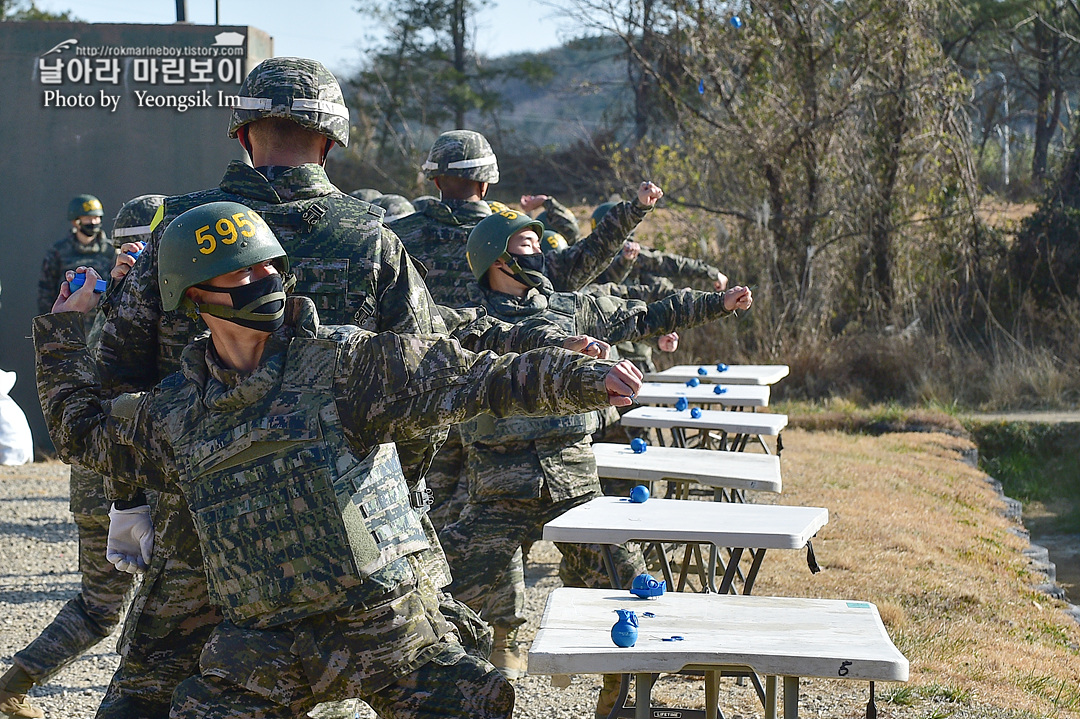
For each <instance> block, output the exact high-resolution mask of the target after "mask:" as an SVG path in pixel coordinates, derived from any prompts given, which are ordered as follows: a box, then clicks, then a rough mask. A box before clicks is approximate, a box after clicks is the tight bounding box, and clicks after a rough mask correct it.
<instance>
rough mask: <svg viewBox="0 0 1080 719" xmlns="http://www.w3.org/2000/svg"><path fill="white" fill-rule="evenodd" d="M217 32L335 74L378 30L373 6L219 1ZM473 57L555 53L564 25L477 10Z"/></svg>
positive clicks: (146, 17)
mask: <svg viewBox="0 0 1080 719" xmlns="http://www.w3.org/2000/svg"><path fill="white" fill-rule="evenodd" d="M218 2H219V7H220V13H221V24H222V25H251V26H254V27H257V28H259V29H260V30H264V31H266V32H267V33H269V34H270V35H272V36H273V38H274V54H275V55H277V56H299V57H309V58H312V59H315V60H318V61H320V62H322V63H323V64H324V65H326V66H327V67H328V68H330V69H331V70H332V71H334V72H336V73H348V72H350V71H351V70H353V69H355V67H356V64H357V63H358V61H359V59H360V57H361V53H362V52H363V48H364V47H365V44H366V46H367V47H371V45H372V44H373V43H374V42H375V41H377V39H378V31H379V28H378V23H377V21H373V19H372V18H371V17H370V16H367V17H365V16H364V15H362V14H361V13H360V12H358V11H357V8H358V7H361V6H363V7H374V6H376V4H377V3H374V2H372V0H218ZM214 4H215V3H214V0H187V13H188V21H189V22H192V23H195V24H206V25H212V24H213V23H214ZM37 5H38V7H40V8H42V9H44V10H50V11H53V12H62V11H65V10H67V11H71V12H72V14H74V15H75V16H76V17H77V18H79V19H80V20H85V21H87V22H99V23H171V22H175V21H176V2H175V0H38V3H37ZM480 6H481V8H482V10H481V12H480V13H479V14H478V15H477V22H476V49H477V51H478V52H479V53H480V54H482V55H486V56H488V57H498V56H500V55H507V54H510V53H513V52H520V51H522V50H530V51H539V50H546V49H549V48H551V47H555V46H557V45H558V44H559V43H560V42H561V40H562V39H564V37H567V33H566V28H569V27H570V25H569V24H568V23H567V21H566V20H564V19H563V18H561V17H560V16H559V14H558V11H557V10H555V9H553V8H552V7H550V6H549V5H544V4H541V3H540V2H536V1H535V0H488V1H487V2H483V3H480Z"/></svg>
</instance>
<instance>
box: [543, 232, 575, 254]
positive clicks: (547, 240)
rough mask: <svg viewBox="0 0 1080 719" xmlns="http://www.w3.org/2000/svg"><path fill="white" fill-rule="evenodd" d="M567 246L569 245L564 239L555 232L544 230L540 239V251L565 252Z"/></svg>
mask: <svg viewBox="0 0 1080 719" xmlns="http://www.w3.org/2000/svg"><path fill="white" fill-rule="evenodd" d="M569 246H570V243H569V242H567V241H566V238H565V237H563V236H562V235H560V234H559V233H558V232H556V231H555V230H544V235H543V237H541V238H540V249H541V250H542V251H543V252H554V251H555V250H565V249H566V248H567V247H569Z"/></svg>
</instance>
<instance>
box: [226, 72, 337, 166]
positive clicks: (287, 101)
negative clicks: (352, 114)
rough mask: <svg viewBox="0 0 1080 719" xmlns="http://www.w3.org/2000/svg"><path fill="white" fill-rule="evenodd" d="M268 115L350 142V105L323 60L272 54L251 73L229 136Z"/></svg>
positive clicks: (234, 135)
mask: <svg viewBox="0 0 1080 719" xmlns="http://www.w3.org/2000/svg"><path fill="white" fill-rule="evenodd" d="M264 117H282V118H285V119H286V120H292V121H293V122H295V123H296V124H298V125H300V126H301V127H303V128H306V129H308V130H311V131H312V132H317V133H319V134H320V135H323V136H325V137H328V138H330V139H331V140H333V141H334V142H336V143H337V144H339V145H341V146H342V147H348V146H349V108H348V107H346V106H345V98H344V97H343V96H342V94H341V87H340V86H339V85H338V81H337V78H335V77H334V75H333V74H332V73H331V72H330V71H329V70H327V69H326V68H325V67H323V65H322V63H319V62H316V61H315V60H307V59H304V58H299V57H271V58H268V59H266V60H263V61H262V62H260V63H259V64H258V65H256V66H255V69H254V70H252V71H251V72H250V73H248V76H247V77H245V78H244V82H243V83H242V84H241V85H240V91H239V104H238V105H237V106H236V107H234V108H233V113H232V119H231V120H229V137H236V133H237V131H238V130H239V129H240V128H241V127H243V126H244V125H246V124H248V123H249V122H255V121H256V120H261V119H262V118H264Z"/></svg>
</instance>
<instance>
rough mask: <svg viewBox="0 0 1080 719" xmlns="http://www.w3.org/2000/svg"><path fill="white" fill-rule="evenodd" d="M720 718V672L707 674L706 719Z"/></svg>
mask: <svg viewBox="0 0 1080 719" xmlns="http://www.w3.org/2000/svg"><path fill="white" fill-rule="evenodd" d="M718 716H720V672H718V671H709V670H706V672H705V719H717V717H718Z"/></svg>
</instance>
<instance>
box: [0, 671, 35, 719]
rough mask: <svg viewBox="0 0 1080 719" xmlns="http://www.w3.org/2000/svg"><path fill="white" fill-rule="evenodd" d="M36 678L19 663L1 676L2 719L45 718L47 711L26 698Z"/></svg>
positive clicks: (0, 707)
mask: <svg viewBox="0 0 1080 719" xmlns="http://www.w3.org/2000/svg"><path fill="white" fill-rule="evenodd" d="M32 686H34V680H33V679H31V678H30V675H29V674H27V673H26V671H25V670H23V668H22V667H20V666H19V665H18V664H15V665H12V667H11V668H10V669H8V670H7V672H6V673H5V674H4V676H3V677H0V719H43V717H44V716H45V712H43V711H41V710H40V709H38V708H37V707H36V706H34V705H33V704H31V703H30V700H29V699H27V698H26V692H28V691H30V688H31V687H32Z"/></svg>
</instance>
